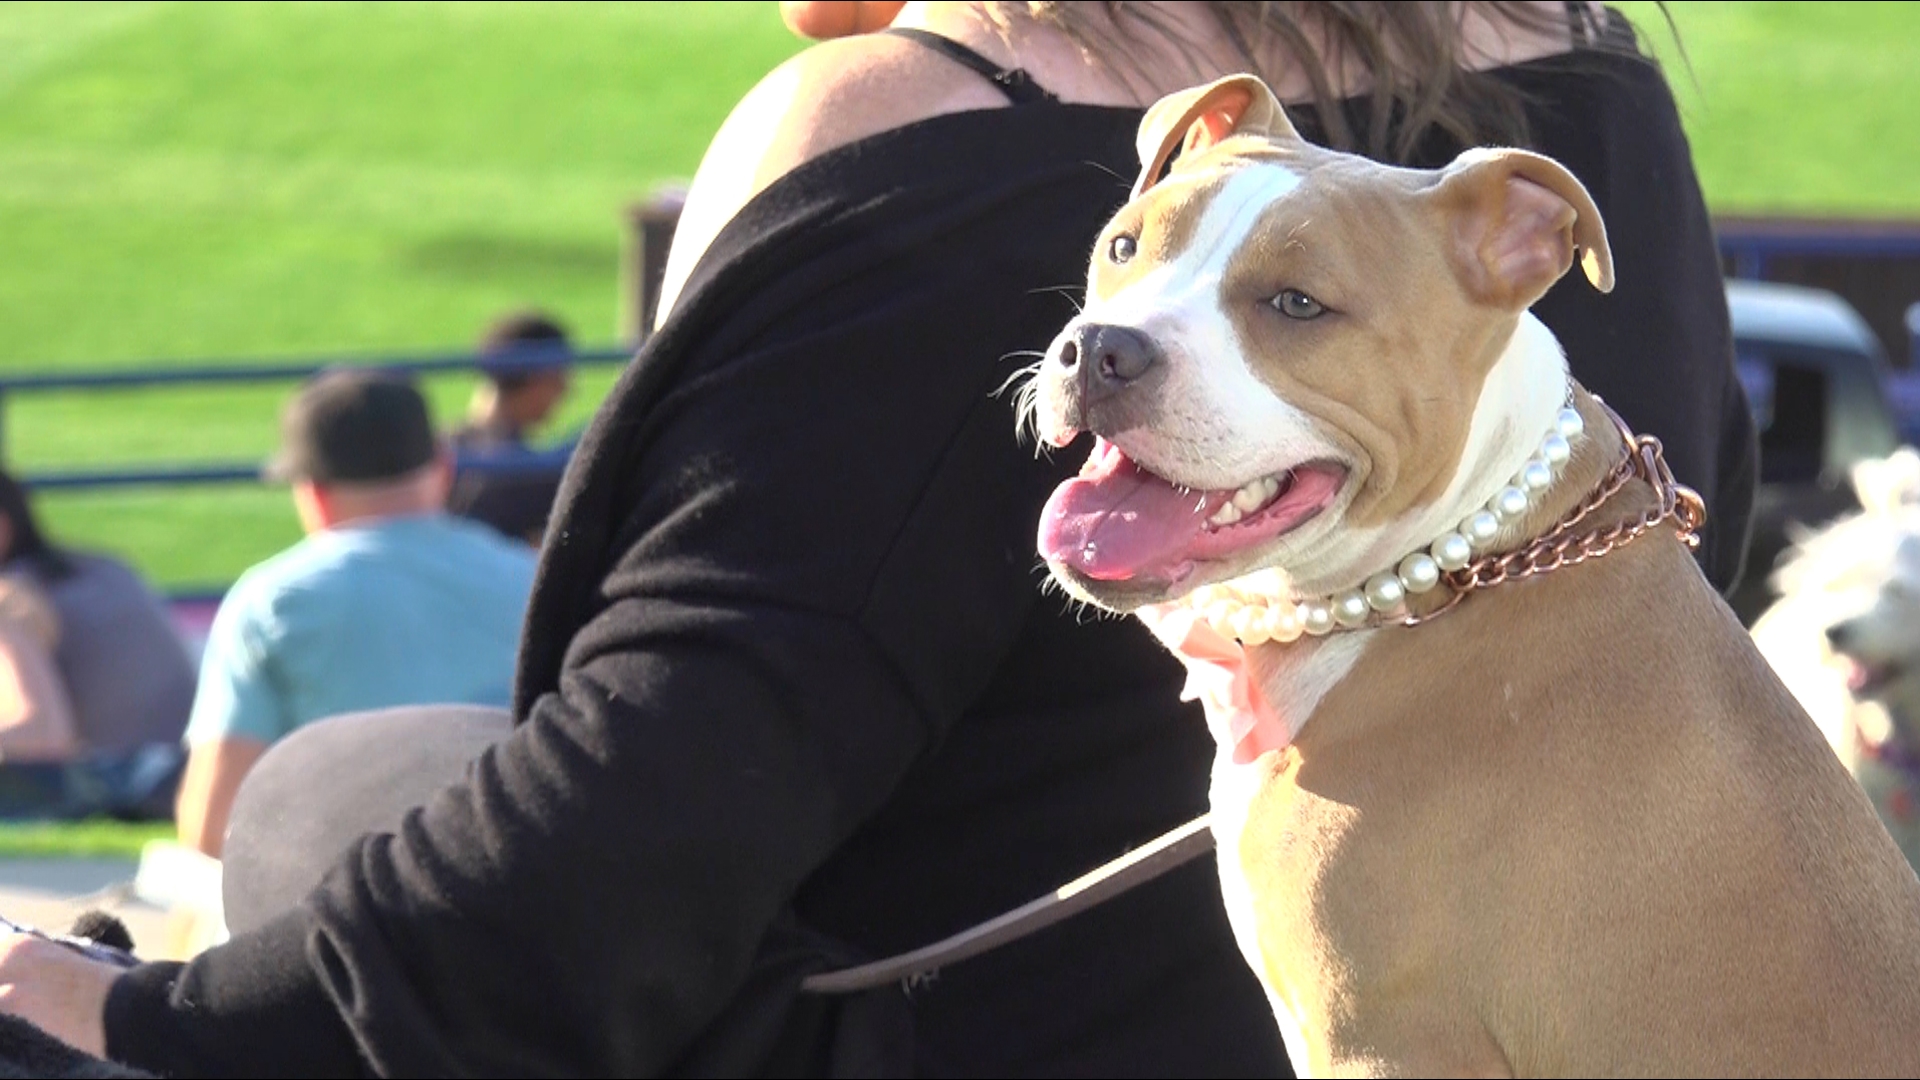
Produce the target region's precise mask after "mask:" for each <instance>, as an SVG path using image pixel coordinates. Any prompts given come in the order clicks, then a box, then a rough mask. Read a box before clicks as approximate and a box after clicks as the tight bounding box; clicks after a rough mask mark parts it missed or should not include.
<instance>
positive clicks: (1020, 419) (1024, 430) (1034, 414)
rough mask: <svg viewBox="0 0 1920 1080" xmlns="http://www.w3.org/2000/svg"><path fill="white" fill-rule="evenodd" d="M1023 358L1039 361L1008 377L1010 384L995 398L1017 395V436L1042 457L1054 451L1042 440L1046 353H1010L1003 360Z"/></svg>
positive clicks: (1014, 408)
mask: <svg viewBox="0 0 1920 1080" xmlns="http://www.w3.org/2000/svg"><path fill="white" fill-rule="evenodd" d="M1019 356H1034V357H1038V358H1039V359H1037V360H1035V361H1034V362H1033V363H1031V364H1028V365H1027V366H1025V367H1023V368H1020V369H1019V370H1017V371H1015V372H1014V373H1013V374H1011V375H1009V376H1007V381H1005V382H1003V383H1001V384H1000V386H999V387H998V388H997V389H995V390H994V392H993V396H994V397H999V396H1000V395H1001V394H1004V393H1006V392H1007V391H1008V390H1012V391H1013V433H1014V437H1015V438H1017V439H1019V440H1020V441H1022V442H1027V441H1031V442H1032V443H1033V449H1034V456H1035V457H1039V456H1041V455H1043V454H1046V453H1047V452H1048V451H1050V450H1051V449H1052V447H1050V446H1048V445H1047V442H1046V440H1045V439H1042V438H1041V437H1040V380H1039V375H1040V365H1042V364H1044V363H1046V362H1047V357H1046V354H1045V353H1037V352H1033V351H1031V350H1023V351H1020V352H1010V353H1008V354H1006V355H1005V356H1003V357H1001V358H1000V359H1002V360H1010V359H1013V358H1015V357H1019Z"/></svg>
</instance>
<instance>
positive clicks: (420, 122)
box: [0, 2, 1920, 586]
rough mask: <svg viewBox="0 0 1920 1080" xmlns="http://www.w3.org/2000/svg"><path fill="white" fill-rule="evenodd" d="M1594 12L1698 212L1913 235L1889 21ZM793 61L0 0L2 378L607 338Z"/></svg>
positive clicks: (124, 545) (232, 407)
mask: <svg viewBox="0 0 1920 1080" xmlns="http://www.w3.org/2000/svg"><path fill="white" fill-rule="evenodd" d="M1624 6H1625V7H1626V8H1627V9H1628V10H1630V11H1631V12H1632V13H1633V14H1634V15H1635V16H1636V17H1638V18H1641V19H1643V20H1647V21H1649V25H1650V29H1651V31H1652V40H1653V41H1654V43H1655V44H1656V45H1657V46H1659V47H1660V48H1661V49H1662V50H1663V51H1664V52H1665V53H1666V54H1667V59H1668V65H1669V69H1670V71H1671V72H1672V73H1673V75H1674V77H1675V80H1676V82H1677V83H1678V84H1679V86H1680V91H1681V96H1682V99H1683V104H1684V107H1685V109H1686V113H1687V119H1688V123H1689V128H1690V131H1691V132H1692V135H1693V139H1694V144H1695V149H1696V151H1697V153H1698V157H1699V163H1700V171H1701V174H1702V176H1703V178H1704V182H1705V185H1706V187H1707V191H1708V195H1709V198H1710V200H1711V201H1712V203H1713V204H1714V206H1715V207H1716V208H1717V209H1722V210H1742V211H1756V210H1792V211H1797V212H1833V213H1845V214H1887V215H1898V214H1908V215H1912V214H1920V138H1916V137H1914V136H1913V134H1912V124H1913V121H1914V119H1915V114H1916V112H1920V107H1916V106H1915V105H1914V103H1915V102H1920V5H1911V4H1847V3H1821V4H1796V3H1725V4H1720V3H1679V4H1674V5H1671V10H1672V12H1673V14H1674V18H1675V20H1676V22H1677V23H1678V25H1679V29H1680V33H1681V38H1682V41H1683V42H1684V44H1685V48H1686V51H1687V56H1688V58H1689V60H1690V67H1689V66H1687V65H1686V64H1683V63H1682V62H1680V61H1679V60H1678V59H1677V57H1676V56H1675V55H1674V52H1673V47H1672V44H1673V43H1672V38H1671V36H1670V35H1669V34H1668V33H1667V32H1666V30H1665V27H1664V25H1663V24H1661V23H1660V21H1659V19H1658V14H1657V12H1655V11H1654V9H1653V5H1651V4H1644V3H1630V4H1626V5H1624ZM1650 12H1651V13H1652V17H1651V19H1650V20H1649V13H1650ZM797 47H798V43H797V42H796V41H795V40H793V39H792V38H790V37H789V36H788V35H787V33H786V32H785V30H784V29H783V28H782V27H781V26H780V25H779V20H778V18H777V16H776V14H775V12H774V10H773V5H772V4H768V3H748V4H701V3H650V4H628V3H622V4H592V3H571V4H569V3H88V4H77V3H19V2H0V329H4V333H0V372H22V371H33V370H45V369H61V368H81V367H89V368H90V367H101V366H122V365H128V364H136V363H137V364H155V365H159V364H169V363H184V362H189V361H198V360H208V359H211V360H216V361H220V360H256V359H263V358H264V359H272V358H293V357H305V356H314V355H322V356H325V355H351V354H369V353H408V352H434V351H457V350H459V349H462V348H464V347H466V346H467V345H468V344H469V343H470V342H471V340H472V338H473V336H474V334H475V333H476V331H477V328H478V327H479V326H480V325H481V324H482V323H484V322H485V320H486V319H487V318H488V317H490V316H491V315H492V314H494V313H496V312H497V311H499V310H501V309H503V308H506V307H510V306H516V305H522V304H537V305H540V306H544V307H547V308H550V309H552V310H554V311H556V312H558V313H559V314H561V315H562V316H563V317H564V318H565V319H566V320H567V321H568V322H569V323H570V324H571V325H572V326H574V327H575V328H576V329H577V331H578V333H579V336H580V337H581V338H582V339H583V340H584V341H588V342H595V343H608V342H612V341H614V340H615V339H616V336H617V331H618V327H619V326H620V325H621V319H622V313H621V302H620V298H621V287H620V283H619V273H618V265H619V259H620V251H621V242H622V241H621V231H622V212H623V209H624V208H625V207H626V206H628V205H629V204H630V203H632V202H633V201H635V200H636V199H639V198H641V197H643V196H644V195H645V194H646V193H647V192H648V191H650V190H651V189H652V188H653V187H654V186H655V185H657V184H659V183H661V182H663V181H667V180H670V179H673V178H681V177H685V176H687V175H689V174H690V173H691V171H692V169H693V166H694V165H695V163H696V162H697V161H698V159H699V154H700V151H701V149H702V147H703V146H704V144H705V142H706V139H707V137H708V136H709V134H710V133H711V132H712V130H713V128H714V127H715V125H716V124H717V123H718V122H719V120H720V119H721V118H722V117H723V116H724V115H725V113H726V110H727V108H728V107H729V105H730V104H731V103H732V101H733V100H734V99H735V98H737V97H738V96H739V94H740V93H741V92H743V91H744V90H745V89H746V88H747V87H748V86H750V85H751V84H752V83H753V81H754V80H755V79H756V78H757V77H758V75H759V74H760V73H762V72H764V71H765V70H767V69H768V68H769V67H771V66H772V65H774V64H775V63H777V62H778V61H779V60H780V59H782V58H783V57H784V56H786V55H788V54H790V53H791V52H792V51H794V50H795V49H796V48H797ZM610 378H611V375H610V374H609V373H606V372H602V373H600V374H597V375H593V376H589V377H587V378H585V379H583V380H582V385H581V388H580V392H579V393H578V394H576V396H575V398H574V401H573V403H572V405H571V408H570V411H569V414H568V416H567V417H566V418H565V420H564V421H563V425H562V426H563V427H570V426H572V425H574V424H576V423H578V422H579V421H581V420H582V419H584V417H585V416H586V414H587V413H589V412H590V411H591V409H592V407H593V405H594V404H595V402H596V401H597V400H598V398H599V396H600V394H601V393H602V392H603V391H604V388H605V386H606V385H607V382H608V381H609V380H610ZM468 385H469V384H468V383H467V381H466V380H464V379H443V380H436V381H435V382H434V384H433V386H432V387H431V390H432V394H433V397H434V401H435V405H436V410H437V412H438V413H439V415H440V416H441V417H442V418H443V419H447V420H451V419H452V418H453V417H454V416H455V415H457V413H458V411H459V409H460V407H461V402H462V400H463V398H464V395H465V393H466V391H467V388H468ZM285 392H286V389H285V388H284V387H260V388H249V389H242V390H206V389H200V390H183V391H165V392H125V393H118V394H114V395H111V396H100V395H61V396H35V397H23V398H21V399H19V400H15V401H12V402H9V403H8V404H7V406H6V411H5V415H4V435H3V436H0V438H3V439H4V447H5V454H6V460H7V462H8V463H9V464H11V465H12V466H14V467H16V468H19V469H23V470H29V469H36V468H50V467H67V466H76V465H96V466H97V465H107V464H114V463H129V462H132V463H142V464H150V463H156V462H165V461H207V460H230V459H235V458H241V459H246V458H253V457H257V456H259V455H262V454H264V453H265V452H266V451H267V450H268V449H269V448H270V446H271V444H272V442H273V437H274V415H275V410H276V408H277V405H278V402H279V400H280V399H281V397H282V396H283V395H284V394H285ZM43 504H44V506H45V512H46V514H47V517H48V518H49V522H50V524H51V527H52V528H53V530H54V531H55V533H56V534H57V535H58V536H60V537H62V538H63V539H65V540H67V541H69V542H74V543H80V544H88V545H94V546H99V547H105V548H109V549H112V550H116V551H119V552H121V553H123V554H125V555H127V556H128V557H130V558H132V559H133V560H134V561H135V562H136V563H138V564H139V565H140V566H142V567H143V568H145V569H146V570H147V571H148V572H150V573H151V574H153V575H154V576H155V577H156V578H157V579H158V580H159V581H160V582H162V583H164V584H166V585H170V586H181V585H199V584H209V583H217V582H222V581H226V580H229V579H230V578H231V577H232V576H233V575H234V574H235V573H237V572H238V571H239V570H240V569H241V568H242V567H244V566H246V565H247V564H249V563H251V562H253V561H255V560H257V559H259V558H260V557H262V556H264V555H266V554H268V553H270V552H272V551H274V550H276V549H278V548H279V547H281V546H283V545H284V544H286V543H288V542H290V541H291V540H292V539H294V537H295V526H294V524H293V521H292V518H291V515H290V513H289V511H288V509H287V505H286V501H285V499H284V496H283V495H282V494H281V493H280V492H277V491H273V490H269V489H264V488H253V487H246V486H241V487H220V488H200V489H192V490H168V491H156V490H142V491H104V492H97V493H85V494H81V493H74V494H64V493H62V494H54V495H48V496H46V497H45V498H44V499H43Z"/></svg>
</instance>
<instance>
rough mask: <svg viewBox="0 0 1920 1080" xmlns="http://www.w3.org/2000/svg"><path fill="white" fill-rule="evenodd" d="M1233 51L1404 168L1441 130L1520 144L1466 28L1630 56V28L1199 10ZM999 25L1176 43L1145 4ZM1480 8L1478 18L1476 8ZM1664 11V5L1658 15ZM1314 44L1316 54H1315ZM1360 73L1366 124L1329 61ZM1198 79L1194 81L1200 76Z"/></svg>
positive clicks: (1513, 11)
mask: <svg viewBox="0 0 1920 1080" xmlns="http://www.w3.org/2000/svg"><path fill="white" fill-rule="evenodd" d="M1205 6H1206V7H1207V8H1208V10H1209V11H1210V12H1211V13H1212V14H1213V16H1214V17H1215V18H1216V19H1217V20H1218V21H1219V24H1220V26H1221V28H1222V30H1223V31H1224V32H1225V34H1226V36H1227V37H1228V39H1229V40H1230V41H1231V42H1232V43H1233V46H1234V48H1235V49H1236V50H1237V51H1238V52H1239V53H1240V58H1241V59H1242V60H1243V61H1244V62H1245V63H1246V65H1247V69H1248V70H1250V71H1252V72H1254V73H1256V74H1265V75H1271V74H1272V73H1271V72H1270V71H1267V70H1266V68H1267V67H1268V66H1270V65H1271V64H1272V63H1273V62H1274V61H1275V58H1276V57H1284V58H1285V59H1286V61H1288V62H1291V63H1297V64H1299V65H1300V67H1301V70H1302V71H1303V72H1304V73H1305V74H1306V75H1307V77H1308V79H1309V80H1310V82H1311V84H1312V87H1313V104H1314V105H1315V106H1316V108H1317V109H1318V111H1319V114H1320V120H1321V126H1322V128H1323V129H1324V130H1323V135H1324V138H1325V139H1326V141H1327V142H1328V143H1329V144H1330V145H1332V146H1334V147H1335V148H1337V149H1341V150H1352V151H1358V152H1361V153H1365V154H1368V155H1370V156H1373V157H1376V158H1380V159H1383V160H1387V161H1406V160H1408V159H1409V158H1410V157H1411V156H1412V154H1413V152H1414V150H1415V148H1416V147H1417V146H1419V145H1420V143H1421V140H1422V138H1423V137H1424V136H1425V135H1426V134H1427V132H1428V131H1429V130H1430V129H1433V128H1439V129H1441V130H1443V131H1445V132H1446V133H1447V134H1448V135H1450V136H1452V137H1453V138H1454V139H1455V140H1457V141H1458V142H1459V143H1460V144H1462V145H1465V146H1474V145H1483V144H1487V143H1507V144H1512V145H1524V144H1525V143H1526V138H1527V127H1526V115H1525V112H1524V106H1525V99H1524V98H1523V96H1522V94H1521V92H1520V91H1519V90H1518V89H1517V88H1515V87H1514V86H1512V85H1511V84H1510V83H1506V82H1503V81H1501V80H1499V79H1496V78H1494V77H1492V76H1490V75H1488V74H1486V73H1484V72H1478V71H1473V70H1470V69H1469V68H1468V67H1467V66H1466V59H1467V57H1466V55H1465V45H1464V42H1463V39H1462V33H1461V26H1462V21H1463V20H1464V19H1465V18H1466V17H1467V16H1468V15H1469V14H1470V13H1472V14H1477V15H1479V16H1481V17H1484V18H1486V19H1487V20H1489V21H1490V22H1492V23H1493V24H1495V25H1498V26H1511V27H1514V28H1517V29H1523V30H1528V31H1535V32H1545V33H1567V32H1569V31H1570V30H1571V31H1572V32H1573V37H1574V40H1575V48H1576V49H1589V50H1606V51H1613V52H1619V53H1626V54H1629V55H1636V54H1637V52H1638V50H1637V47H1636V43H1635V42H1636V39H1635V37H1634V34H1633V33H1632V30H1631V24H1628V23H1626V22H1625V19H1624V17H1622V16H1621V15H1620V14H1619V13H1618V12H1617V11H1610V12H1608V17H1609V19H1610V20H1612V21H1616V22H1618V23H1620V24H1621V25H1622V26H1624V27H1626V29H1627V30H1628V32H1627V33H1624V34H1622V33H1619V32H1618V31H1617V30H1616V31H1614V32H1611V33H1602V32H1601V29H1600V27H1599V26H1598V25H1596V22H1595V19H1594V17H1593V15H1592V13H1591V9H1590V7H1589V5H1587V4H1584V3H1575V4H1567V5H1556V6H1543V5H1540V4H1529V3H1502V2H1494V0H1486V2H1469V3H1444V2H1415V0H1405V2H1386V3H1300V2H1296V3H1244V2H1243V3H1235V2H1230V0H1209V2H1207V3H1206V4H1205ZM988 7H989V8H993V9H998V10H997V11H996V15H998V16H999V17H1000V18H1002V19H1005V18H1007V17H1009V16H1017V15H1025V16H1026V17H1028V18H1032V19H1035V20H1037V21H1039V22H1043V23H1046V24H1049V25H1051V26H1054V27H1057V28H1059V29H1060V30H1061V31H1063V32H1064V33H1066V34H1067V35H1068V36H1069V37H1071V38H1072V39H1073V40H1074V41H1075V42H1076V43H1078V44H1079V45H1080V47H1081V49H1082V50H1084V51H1085V52H1087V53H1088V54H1089V55H1090V56H1094V57H1100V58H1103V59H1107V60H1109V61H1110V62H1111V61H1113V60H1115V59H1121V60H1124V59H1125V58H1126V57H1128V56H1129V54H1130V52H1131V51H1135V50H1130V49H1129V46H1130V45H1131V44H1135V43H1137V41H1138V40H1139V38H1140V35H1141V32H1142V31H1146V32H1149V33H1152V34H1155V35H1157V36H1160V37H1162V38H1163V39H1165V40H1169V41H1172V42H1173V43H1175V44H1176V45H1177V44H1181V43H1180V42H1179V38H1178V34H1177V33H1176V32H1175V31H1174V30H1173V29H1172V28H1171V27H1170V26H1169V25H1168V24H1167V21H1166V20H1165V19H1163V18H1161V17H1159V16H1158V15H1157V14H1156V13H1155V12H1154V11H1153V5H1151V4H1140V3H1128V2H1125V0H1106V2H1098V3H1062V2H1058V0H1052V2H1035V3H1002V4H989V5H988ZM1476 9H1477V10H1476ZM1662 10H1664V7H1663V9H1662ZM1316 42H1320V43H1323V44H1316ZM1330 56H1331V57H1339V58H1341V60H1342V61H1343V62H1348V63H1354V64H1357V65H1358V66H1359V67H1360V68H1361V69H1362V70H1363V71H1364V72H1365V73H1366V74H1367V76H1368V77H1369V79H1370V81H1371V82H1372V89H1371V90H1370V91H1369V92H1368V93H1367V94H1366V102H1367V108H1366V115H1365V117H1364V120H1363V121H1362V122H1361V123H1360V124H1359V125H1358V129H1357V130H1356V125H1355V124H1354V123H1352V122H1351V121H1350V117H1349V113H1348V111H1347V110H1346V109H1345V108H1343V107H1342V106H1341V95H1340V89H1339V85H1338V84H1337V82H1336V79H1335V77H1334V74H1333V73H1332V72H1331V71H1330V70H1329V65H1328V63H1327V57H1330ZM1199 74H1200V73H1199V72H1198V71H1197V70H1196V78H1197V77H1199Z"/></svg>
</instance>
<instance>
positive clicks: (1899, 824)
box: [1753, 447, 1920, 867]
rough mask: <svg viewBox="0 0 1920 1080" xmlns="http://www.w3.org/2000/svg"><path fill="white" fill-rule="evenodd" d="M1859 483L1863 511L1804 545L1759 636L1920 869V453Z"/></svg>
mask: <svg viewBox="0 0 1920 1080" xmlns="http://www.w3.org/2000/svg"><path fill="white" fill-rule="evenodd" d="M1852 480H1853V487H1854V491H1855V493H1856V495H1858V497H1859V499H1860V504H1861V506H1862V507H1863V509H1862V510H1861V511H1860V512H1859V513H1858V514H1854V515H1851V516H1848V517H1845V518H1841V519H1840V520H1838V521H1836V522H1834V523H1833V524H1831V525H1828V526H1827V527H1825V528H1823V529H1820V530H1819V531H1817V532H1812V533H1808V534H1806V535H1804V536H1802V537H1800V538H1798V540H1797V542H1796V544H1795V546H1794V549H1793V552H1792V554H1791V556H1790V557H1789V558H1788V560H1787V561H1786V562H1785V563H1783V564H1782V565H1781V567H1780V568H1779V569H1778V570H1776V571H1775V573H1774V577H1773V582H1774V586H1775V588H1776V589H1778V590H1779V592H1780V599H1779V600H1778V601H1777V602H1775V604H1774V605H1773V606H1772V607H1770V608H1768V609H1767V611H1766V613H1765V614H1764V615H1762V616H1761V617H1760V619H1759V620H1758V621H1757V622H1755V623H1754V626H1753V639H1754V642H1755V644H1757V645H1758V646H1759V647H1760V651H1761V653H1762V654H1763V655H1765V656H1766V658H1767V662H1768V663H1770V664H1772V665H1773V667H1774V670H1775V671H1777V672H1779V674H1780V678H1781V680H1782V681H1783V682H1785V683H1786V684H1787V687H1788V689H1790V690H1792V691H1793V693H1794V696H1796V697H1798V698H1799V699H1800V703H1801V704H1802V705H1804V706H1805V707H1806V709H1807V712H1808V713H1809V714H1810V715H1811V716H1812V717H1813V718H1814V721H1815V722H1816V723H1817V724H1819V726H1820V728H1821V730H1822V731H1823V732H1824V733H1825V734H1826V736H1827V739H1828V741H1829V742H1831V743H1832V744H1833V749H1834V752H1835V753H1836V754H1838V755H1839V756H1840V760H1841V761H1842V762H1844V763H1845V764H1846V766H1847V769H1848V770H1849V771H1851V772H1852V773H1853V774H1854V776H1855V778H1856V779H1858V780H1859V781H1860V784H1861V786H1862V787H1863V788H1864V789H1865V790H1866V792H1867V795H1868V797H1869V798H1870V799H1872V801H1873V805H1874V809H1875V810H1877V811H1879V813H1880V818H1881V820H1882V821H1883V822H1884V823H1885V824H1886V826H1887V831H1888V832H1890V833H1892V834H1893V838H1894V840H1895V841H1896V842H1898V843H1899V845H1900V849H1901V851H1903V852H1904V853H1905V854H1906V856H1907V859H1908V861H1909V862H1912V863H1914V864H1915V866H1917V867H1920V453H1917V452H1916V451H1915V450H1913V449H1912V448H1911V447H1906V448H1902V449H1900V450H1898V451H1895V452H1894V454H1893V455H1892V456H1890V457H1888V458H1886V459H1884V460H1869V461H1863V462H1860V463H1859V464H1857V465H1855V466H1854V468H1853V470H1852Z"/></svg>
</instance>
